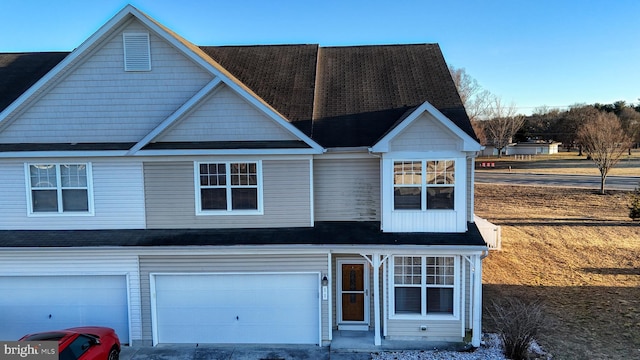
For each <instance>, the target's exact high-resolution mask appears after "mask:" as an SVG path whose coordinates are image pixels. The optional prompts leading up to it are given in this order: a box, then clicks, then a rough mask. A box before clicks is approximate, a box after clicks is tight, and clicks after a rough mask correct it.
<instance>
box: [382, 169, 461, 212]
mask: <svg viewBox="0 0 640 360" xmlns="http://www.w3.org/2000/svg"><path fill="white" fill-rule="evenodd" d="M454 185H455V161H453V160H409V161H394V162H393V209H394V210H422V211H424V210H436V209H441V210H453V209H454V204H455V202H454V193H455V191H454V190H455V186H454Z"/></svg>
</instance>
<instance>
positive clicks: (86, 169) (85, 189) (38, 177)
mask: <svg viewBox="0 0 640 360" xmlns="http://www.w3.org/2000/svg"><path fill="white" fill-rule="evenodd" d="M26 172H27V176H28V180H27V183H28V186H29V192H28V195H29V213H30V214H68V213H73V214H79V213H85V214H88V213H92V212H93V209H92V201H91V164H88V163H87V164H27V165H26Z"/></svg>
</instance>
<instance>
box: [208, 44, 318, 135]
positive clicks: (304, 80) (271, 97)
mask: <svg viewBox="0 0 640 360" xmlns="http://www.w3.org/2000/svg"><path fill="white" fill-rule="evenodd" d="M200 48H201V49H202V50H203V51H204V52H205V53H206V54H207V55H209V56H211V58H212V59H213V60H215V61H216V62H218V63H219V64H220V65H222V66H223V67H224V68H225V69H227V70H228V71H229V72H230V73H232V74H233V75H234V76H235V77H236V78H238V80H240V81H241V82H242V83H243V84H245V85H246V86H247V87H249V88H250V89H251V90H253V91H254V92H255V93H256V94H257V95H258V96H260V97H261V98H262V99H263V100H264V101H266V102H267V103H268V104H271V106H273V107H274V108H275V109H276V110H278V112H280V113H281V114H282V115H283V116H284V117H285V118H286V119H287V120H289V121H290V122H292V123H295V124H296V127H298V128H299V129H300V130H301V131H302V132H304V133H305V134H307V135H310V133H311V121H310V120H311V116H312V114H313V92H314V86H315V79H316V58H317V54H318V45H262V46H201V47H200Z"/></svg>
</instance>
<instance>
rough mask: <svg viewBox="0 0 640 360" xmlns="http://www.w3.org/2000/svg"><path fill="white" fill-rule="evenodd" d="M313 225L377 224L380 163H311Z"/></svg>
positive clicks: (365, 161) (370, 161) (335, 160)
mask: <svg viewBox="0 0 640 360" xmlns="http://www.w3.org/2000/svg"><path fill="white" fill-rule="evenodd" d="M313 167H314V207H315V213H314V215H315V220H316V221H380V159H378V158H374V157H372V158H363V159H314V161H313Z"/></svg>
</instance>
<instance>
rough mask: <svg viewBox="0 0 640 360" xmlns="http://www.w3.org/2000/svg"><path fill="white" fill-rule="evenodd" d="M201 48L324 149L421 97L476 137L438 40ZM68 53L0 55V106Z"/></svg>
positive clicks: (368, 138) (359, 135)
mask: <svg viewBox="0 0 640 360" xmlns="http://www.w3.org/2000/svg"><path fill="white" fill-rule="evenodd" d="M200 48H201V49H202V50H203V51H204V52H205V53H206V54H207V55H208V56H210V57H211V58H212V59H214V60H215V61H216V62H218V63H219V64H220V65H221V66H223V67H224V68H225V69H227V70H228V71H229V72H230V73H231V74H232V75H233V76H235V77H236V78H237V79H238V80H240V81H241V82H242V83H243V84H244V85H245V86H247V87H248V88H249V89H251V90H252V91H253V92H254V93H255V94H257V95H258V96H259V97H261V98H262V99H263V100H264V101H266V102H267V103H268V104H270V105H271V106H272V107H273V108H274V109H275V110H277V111H278V112H279V113H281V114H282V115H283V116H284V117H285V118H286V119H287V120H288V121H290V122H291V123H293V124H294V125H295V126H296V127H297V128H298V129H300V130H301V131H302V132H303V133H305V134H307V135H308V136H309V137H311V138H312V139H313V140H314V141H316V142H317V143H319V144H320V145H322V146H323V147H326V148H329V147H357V146H372V145H374V144H375V143H376V141H378V140H379V139H380V138H381V137H382V136H383V135H384V134H385V133H387V132H388V131H389V130H390V129H392V128H393V127H394V126H395V125H396V124H397V123H398V120H399V119H401V118H402V117H404V116H406V115H407V113H408V111H410V110H411V109H414V108H415V107H417V106H419V105H421V104H422V103H423V102H425V101H428V102H429V103H431V104H432V105H433V106H434V107H436V108H437V109H438V110H440V111H441V112H442V113H443V114H444V115H445V116H447V117H448V118H449V119H451V120H452V121H453V122H454V123H455V124H456V125H457V126H458V127H460V128H461V129H462V130H463V131H464V132H466V133H467V134H469V135H470V136H471V137H472V138H474V139H475V138H476V136H475V134H474V132H473V129H472V128H471V123H470V122H469V118H468V117H467V114H466V112H465V110H464V107H463V105H462V102H461V100H460V97H459V96H458V92H457V91H456V88H455V85H454V83H453V80H452V79H451V76H450V74H449V70H448V68H447V64H446V63H445V61H444V58H443V56H442V53H441V51H440V47H439V46H438V45H437V44H415V45H372V46H346V47H319V46H318V45H263V46H202V47H200ZM66 55H67V53H29V54H0V111H1V110H3V109H4V108H5V107H7V106H8V105H9V104H10V103H11V102H12V101H14V100H15V99H16V98H17V97H18V96H19V95H20V94H21V93H23V92H24V91H26V89H28V88H29V86H31V85H33V84H34V83H35V82H36V81H37V80H38V79H39V78H41V77H42V76H44V74H46V72H47V71H49V70H50V69H51V68H53V67H54V66H55V65H56V64H57V63H58V62H60V61H61V60H62V59H63V58H64V57H65V56H66Z"/></svg>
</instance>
